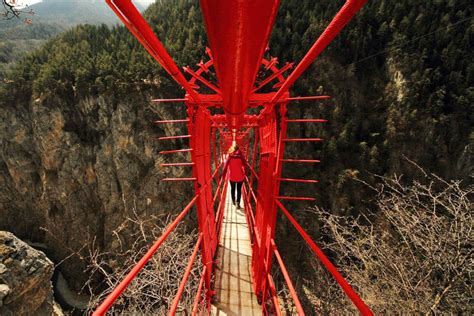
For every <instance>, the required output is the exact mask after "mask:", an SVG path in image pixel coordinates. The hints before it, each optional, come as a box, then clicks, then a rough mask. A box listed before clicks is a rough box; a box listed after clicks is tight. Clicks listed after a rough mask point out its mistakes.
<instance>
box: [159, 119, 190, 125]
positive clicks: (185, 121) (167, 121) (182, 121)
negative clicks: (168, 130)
mask: <svg viewBox="0 0 474 316" xmlns="http://www.w3.org/2000/svg"><path fill="white" fill-rule="evenodd" d="M187 122H189V119H182V120H164V121H154V122H153V123H155V124H174V123H187Z"/></svg>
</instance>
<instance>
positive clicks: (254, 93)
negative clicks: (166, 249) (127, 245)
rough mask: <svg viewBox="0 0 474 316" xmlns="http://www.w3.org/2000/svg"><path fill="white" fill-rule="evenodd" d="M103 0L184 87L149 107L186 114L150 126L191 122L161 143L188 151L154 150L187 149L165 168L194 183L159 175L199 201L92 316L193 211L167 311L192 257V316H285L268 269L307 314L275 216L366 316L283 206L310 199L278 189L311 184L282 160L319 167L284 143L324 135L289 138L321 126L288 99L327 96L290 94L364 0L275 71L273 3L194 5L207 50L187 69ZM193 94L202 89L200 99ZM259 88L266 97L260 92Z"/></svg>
mask: <svg viewBox="0 0 474 316" xmlns="http://www.w3.org/2000/svg"><path fill="white" fill-rule="evenodd" d="M106 1H107V3H108V5H109V6H110V7H111V8H112V10H113V11H114V12H115V13H116V14H117V16H118V17H119V18H120V19H121V20H122V22H123V23H124V24H125V26H126V27H127V28H128V29H129V30H130V32H132V33H133V35H134V36H135V37H136V38H137V39H138V40H139V41H140V43H141V44H142V45H143V46H144V47H145V48H146V49H147V51H148V52H149V53H150V55H151V56H153V58H154V59H155V60H156V61H157V62H158V63H159V64H160V65H161V66H162V67H163V68H164V69H165V70H166V71H167V72H168V73H169V74H170V76H171V77H172V78H173V79H174V80H175V81H176V82H177V83H178V84H179V85H180V86H181V87H182V88H183V89H184V91H185V96H184V98H182V99H156V100H153V102H184V104H185V105H186V108H187V111H186V113H183V118H180V119H176V120H167V121H156V122H155V123H156V124H186V125H187V130H188V133H187V135H174V136H164V137H159V139H160V140H162V141H167V140H173V139H188V141H189V148H185V149H176V150H167V151H162V152H160V154H163V155H172V154H175V153H189V156H190V158H191V160H190V161H189V162H171V163H165V164H163V166H166V167H183V168H184V167H190V168H192V177H189V178H165V179H163V180H162V181H189V182H191V183H193V185H194V190H195V196H194V197H193V198H192V199H191V201H190V202H189V203H188V204H187V205H186V206H185V207H184V209H183V210H182V212H181V213H180V214H179V215H178V216H177V217H176V219H175V220H174V221H173V222H172V223H171V224H170V225H169V227H167V229H166V230H165V232H164V234H163V235H162V236H161V237H160V238H159V239H158V240H157V241H156V242H155V243H154V244H153V245H152V246H151V248H150V249H149V250H148V252H147V253H146V254H145V255H144V256H143V258H142V259H141V260H140V261H139V262H138V264H137V265H136V266H135V267H133V268H132V269H131V271H130V272H129V273H128V275H127V276H126V277H125V278H124V279H123V280H122V282H121V283H120V284H119V285H118V286H117V287H116V288H115V289H114V290H113V291H112V292H111V293H110V294H109V296H108V297H107V298H106V299H105V300H104V301H103V302H102V304H101V305H100V306H99V307H98V308H97V310H96V311H95V312H94V315H104V314H105V313H106V312H107V311H108V310H109V309H110V307H111V306H112V305H113V304H114V302H115V301H116V300H117V298H118V297H119V296H120V294H121V293H122V292H123V291H124V290H125V289H126V288H127V286H128V285H129V284H130V282H132V280H133V279H134V278H135V277H136V276H137V275H138V273H139V272H140V270H141V269H142V268H143V267H144V266H145V265H146V264H147V262H148V261H149V259H150V258H151V257H152V256H153V255H154V254H155V252H156V251H157V250H158V249H159V248H160V246H161V245H162V244H163V242H165V241H166V238H167V237H168V235H169V234H170V233H171V232H172V231H173V229H174V228H175V227H176V226H177V225H178V224H179V222H180V221H181V220H182V219H183V218H184V217H185V216H186V214H187V213H189V212H190V210H191V209H193V210H196V212H197V218H198V229H199V237H198V240H197V242H196V245H195V248H194V250H193V253H192V255H191V257H190V258H189V262H188V265H187V268H186V270H185V271H183V277H182V281H181V283H180V284H179V288H178V291H177V293H176V297H175V299H174V301H173V303H172V305H171V308H170V311H169V315H174V314H175V313H176V311H177V308H178V305H179V301H180V297H181V295H182V293H183V291H184V287H185V284H186V282H187V279H188V277H189V275H190V272H191V270H192V267H193V265H194V264H195V261H196V257H197V254H198V252H200V253H201V258H202V266H203V269H202V271H201V280H200V282H199V287H198V289H197V293H196V299H195V302H194V306H193V309H192V314H193V315H196V314H197V313H198V312H199V313H200V314H201V313H206V314H209V313H213V314H221V315H222V314H224V315H225V314H231V315H238V314H241V315H247V314H260V313H262V314H264V315H275V314H276V315H281V311H280V307H279V306H280V304H279V299H278V296H277V294H276V288H275V284H274V282H273V279H272V276H271V268H272V264H274V263H276V264H278V266H279V268H280V269H281V272H282V275H283V277H284V279H285V281H286V284H287V287H288V289H289V292H290V294H291V297H292V299H293V301H294V305H295V307H296V310H297V313H298V314H299V315H304V310H303V308H302V306H301V303H300V301H299V299H298V296H297V293H296V291H295V288H294V286H293V283H292V281H291V277H290V275H289V274H288V272H287V269H286V267H285V264H284V260H283V258H282V257H281V255H280V252H279V250H278V246H277V245H276V243H275V240H274V237H275V224H276V218H277V217H276V215H277V212H279V211H281V212H282V213H283V214H284V215H285V216H286V217H287V218H288V220H289V221H290V222H291V223H292V224H293V226H294V227H295V229H296V231H297V232H298V233H299V234H300V235H301V237H302V239H303V240H304V241H305V242H306V243H307V244H308V245H309V247H310V248H311V250H312V251H313V252H314V254H315V256H316V257H317V259H318V260H320V261H321V263H322V264H323V265H324V266H325V267H326V269H327V270H328V271H329V272H330V273H331V275H332V276H333V277H334V278H335V280H336V281H337V282H338V284H339V285H340V287H341V290H342V291H344V292H345V293H346V295H347V296H348V297H349V298H350V300H351V301H352V302H353V303H354V305H355V306H356V307H357V309H358V310H359V311H360V313H361V314H363V315H372V313H371V311H370V309H369V308H368V307H367V305H366V304H365V303H364V302H363V301H362V299H361V298H360V297H359V296H358V294H357V293H356V292H355V291H354V289H353V288H352V287H351V286H350V284H349V283H348V282H347V281H346V280H345V279H344V277H343V276H342V275H341V274H340V273H339V272H338V270H337V268H336V267H335V266H334V265H333V264H332V263H331V262H330V260H329V259H328V258H327V257H326V256H325V254H324V253H323V252H322V251H321V249H320V248H319V247H318V246H317V245H316V243H315V242H314V241H313V240H312V239H311V237H310V236H309V235H308V234H307V233H306V232H305V230H304V228H303V227H302V226H301V225H300V224H299V223H298V222H297V221H296V220H295V219H294V217H293V216H292V215H291V212H290V211H289V210H288V209H287V208H286V207H285V205H284V202H285V201H288V200H292V201H314V200H315V199H314V198H312V197H304V196H284V195H281V193H280V184H281V183H282V182H293V183H303V184H304V183H307V184H311V183H316V182H317V180H314V179H293V178H282V176H281V173H282V167H283V165H284V164H312V163H318V162H319V160H316V159H310V158H309V157H308V158H307V159H294V158H291V157H284V152H285V145H286V144H287V143H290V142H299V143H304V142H320V141H322V139H320V138H290V137H288V135H287V126H288V124H307V123H312V124H318V123H324V122H326V121H325V120H324V119H319V118H316V119H289V118H288V117H287V105H288V103H289V102H291V101H302V100H324V99H328V98H329V96H304V97H291V96H290V92H289V90H290V88H291V87H292V85H293V84H294V83H295V81H296V80H297V79H298V78H299V77H300V76H301V75H302V73H303V72H304V71H305V70H306V69H307V68H308V67H309V66H310V64H311V63H312V62H313V61H314V60H315V59H316V58H317V57H318V56H319V54H320V53H321V52H322V51H323V50H324V49H325V48H326V47H327V46H328V45H329V43H330V42H331V41H332V40H333V39H334V38H335V37H336V36H337V34H338V33H339V32H340V31H341V30H342V29H343V28H344V26H345V25H346V24H347V23H348V22H349V21H350V20H351V19H352V17H353V16H354V15H355V14H356V13H357V11H359V9H360V8H361V7H362V6H363V4H364V3H365V1H366V0H347V1H346V3H345V4H344V5H343V6H342V7H341V9H340V10H339V11H338V12H337V14H336V15H335V16H334V18H333V19H332V21H331V22H330V23H329V25H328V26H327V28H326V29H325V30H324V32H323V33H322V34H321V35H320V36H319V38H317V39H316V41H315V42H314V44H313V45H312V47H311V48H310V49H309V51H308V52H307V53H306V55H305V56H304V57H303V59H302V60H301V61H300V62H299V63H298V64H297V65H296V67H294V64H293V63H287V64H285V65H284V66H282V67H278V60H277V58H273V57H271V58H269V59H266V58H264V57H263V56H264V53H265V51H266V49H267V45H268V41H269V36H270V33H271V30H272V27H273V24H274V21H275V16H276V14H277V10H278V7H279V1H278V0H240V1H230V0H229V1H227V0H226V1H223V0H200V6H201V11H202V15H203V17H204V22H205V27H206V32H207V38H208V40H209V44H210V48H208V49H206V54H207V58H206V61H201V62H199V63H198V64H197V68H195V69H192V68H190V67H184V68H183V71H184V73H183V71H181V70H180V69H179V68H178V66H177V65H176V63H175V62H174V60H173V59H172V57H171V56H170V55H169V54H168V52H167V51H166V49H165V48H164V47H163V45H162V43H161V42H160V40H159V39H158V38H157V37H156V35H155V34H154V32H153V31H152V29H151V28H150V26H149V25H148V24H147V22H146V21H145V20H144V18H143V17H142V15H141V14H140V13H139V12H138V10H137V9H136V7H135V6H134V5H133V3H132V2H131V1H130V0H106ZM262 74H264V76H263V77H262ZM199 89H200V90H201V91H205V92H201V93H199V92H198V90H199ZM262 90H265V91H270V92H265V93H264V92H261V91H262ZM211 113H221V114H211ZM250 113H252V114H250ZM233 143H236V144H238V145H239V147H240V148H241V149H242V151H243V153H244V155H245V156H246V157H247V160H248V161H250V169H251V172H250V174H249V176H248V177H247V178H246V179H245V183H244V186H243V200H244V211H243V212H239V211H237V210H235V209H234V208H232V207H231V205H230V203H229V196H228V193H227V182H228V181H227V180H228V179H227V175H226V174H221V173H222V172H221V171H220V170H221V169H222V161H224V160H225V153H226V152H225V151H226V149H227V148H229V146H230V145H231V144H233ZM257 169H258V170H257ZM203 293H204V294H205V295H202V294H203ZM201 297H203V299H201ZM257 310H258V312H256V311H257Z"/></svg>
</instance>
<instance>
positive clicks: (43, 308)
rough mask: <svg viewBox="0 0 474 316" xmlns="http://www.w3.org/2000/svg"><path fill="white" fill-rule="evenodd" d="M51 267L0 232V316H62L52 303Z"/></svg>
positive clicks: (16, 241)
mask: <svg viewBox="0 0 474 316" xmlns="http://www.w3.org/2000/svg"><path fill="white" fill-rule="evenodd" d="M53 267H54V266H53V263H52V262H51V261H50V260H49V259H48V258H47V257H46V255H45V254H44V253H42V252H41V251H38V250H35V249H33V248H31V247H30V246H28V245H27V244H26V243H24V242H23V241H21V240H20V239H18V238H17V237H15V236H14V235H13V234H12V233H9V232H5V231H0V315H5V316H8V315H45V316H50V315H62V312H61V311H60V309H58V307H57V306H56V304H55V303H54V299H53V287H52V284H51V277H52V275H53Z"/></svg>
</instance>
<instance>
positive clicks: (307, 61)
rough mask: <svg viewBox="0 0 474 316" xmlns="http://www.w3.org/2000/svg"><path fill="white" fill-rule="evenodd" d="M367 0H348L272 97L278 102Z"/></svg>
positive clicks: (273, 100)
mask: <svg viewBox="0 0 474 316" xmlns="http://www.w3.org/2000/svg"><path fill="white" fill-rule="evenodd" d="M366 1H367V0H347V1H346V3H345V4H344V5H343V6H342V8H341V9H340V10H339V12H338V13H337V14H336V15H335V16H334V18H333V19H332V21H331V22H330V23H329V25H328V26H327V27H326V29H325V30H324V32H323V33H322V34H321V35H320V36H319V38H318V39H317V40H316V42H315V43H314V44H313V46H312V47H311V48H310V50H309V51H308V52H307V53H306V55H305V56H304V57H303V59H302V60H301V61H300V63H299V64H298V66H296V68H295V69H294V70H293V72H292V73H291V74H290V75H289V76H288V78H287V79H286V80H285V83H284V84H283V85H282V86H281V87H280V89H279V90H278V92H277V93H276V94H275V96H274V97H273V99H272V102H277V101H278V100H279V99H280V98H281V97H282V96H283V93H284V92H286V91H288V90H289V89H290V87H291V86H292V85H293V84H294V83H295V81H296V80H297V79H298V78H299V77H300V76H301V74H302V73H303V72H304V71H305V70H306V69H307V68H308V67H309V65H311V63H312V62H313V61H314V60H315V59H316V58H317V57H318V56H319V55H320V54H321V53H322V51H323V50H324V49H325V48H326V47H327V46H328V45H329V43H331V41H332V40H333V39H334V38H335V37H336V36H337V35H338V34H339V32H341V30H342V29H343V28H344V26H346V24H347V23H349V21H350V20H351V19H352V18H353V17H354V15H355V14H356V13H357V11H359V10H360V8H361V7H362V6H363V5H364V3H365V2H366Z"/></svg>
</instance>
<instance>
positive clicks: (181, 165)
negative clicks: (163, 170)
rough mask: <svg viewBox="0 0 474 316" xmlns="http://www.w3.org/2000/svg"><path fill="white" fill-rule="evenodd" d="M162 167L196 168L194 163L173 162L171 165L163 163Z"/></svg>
mask: <svg viewBox="0 0 474 316" xmlns="http://www.w3.org/2000/svg"><path fill="white" fill-rule="evenodd" d="M160 166H161V167H187V166H194V162H171V163H162V164H160Z"/></svg>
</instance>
